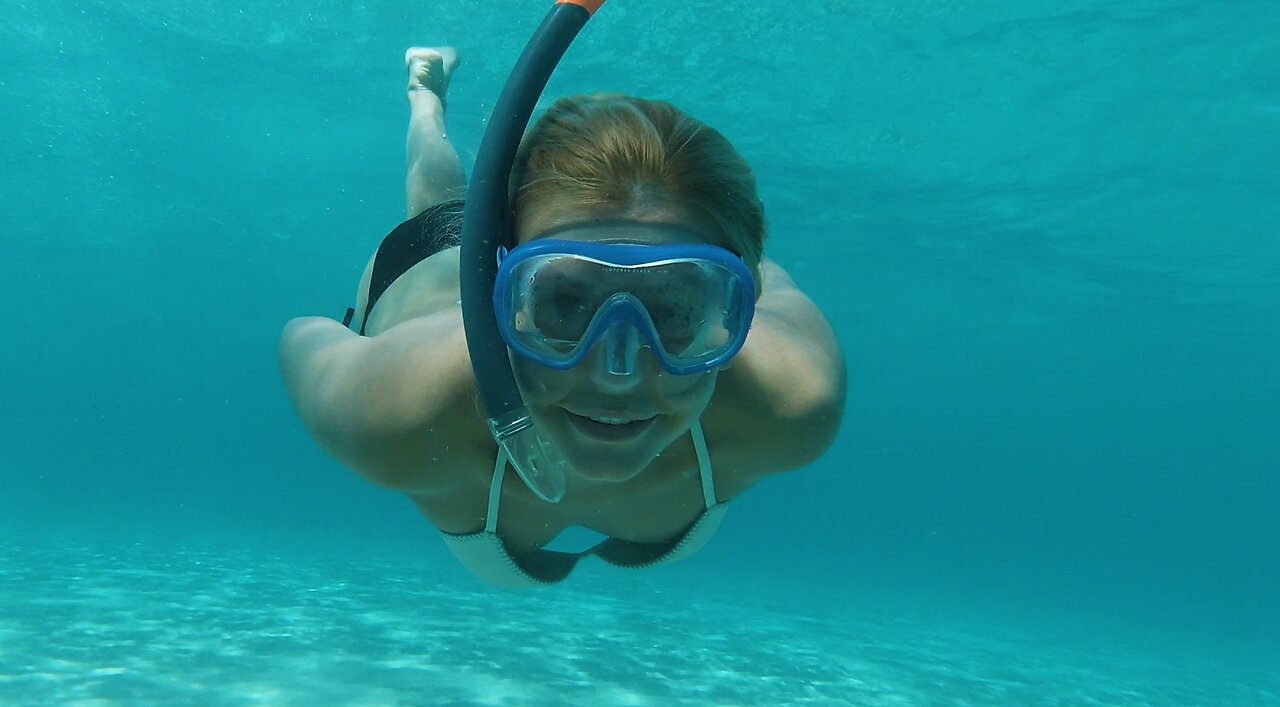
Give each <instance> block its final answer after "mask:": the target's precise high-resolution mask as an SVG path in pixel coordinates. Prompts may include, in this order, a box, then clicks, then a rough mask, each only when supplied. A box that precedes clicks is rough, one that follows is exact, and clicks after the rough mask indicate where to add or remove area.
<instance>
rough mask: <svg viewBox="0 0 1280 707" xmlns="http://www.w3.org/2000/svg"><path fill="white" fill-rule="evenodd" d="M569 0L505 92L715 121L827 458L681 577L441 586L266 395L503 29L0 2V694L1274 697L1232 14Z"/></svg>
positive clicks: (375, 236) (475, 99)
mask: <svg viewBox="0 0 1280 707" xmlns="http://www.w3.org/2000/svg"><path fill="white" fill-rule="evenodd" d="M658 5H659V4H658V3H629V2H625V1H624V0H612V2H610V3H609V4H608V5H607V6H606V8H605V10H604V11H603V12H602V13H601V15H600V16H599V17H598V18H597V19H596V20H594V21H593V22H592V24H591V26H590V27H588V29H587V30H586V32H585V33H584V35H583V36H582V37H581V39H580V41H579V42H578V43H577V44H575V46H574V47H573V48H572V49H571V51H570V53H569V55H568V57H567V59H566V63H565V65H564V66H563V67H562V69H561V71H560V72H559V73H558V74H557V76H556V78H555V79H554V80H553V83H552V86H551V88H550V89H549V93H548V95H550V96H555V95H563V94H565V93H569V92H577V91H594V90H621V91H626V92H629V93H633V94H637V95H643V96H650V97H659V98H666V99H669V100H672V101H673V102H675V103H677V104H678V105H681V106H683V107H685V108H687V109H688V110H689V111H690V112H691V113H693V114H694V115H696V116H698V117H700V118H703V119H705V120H707V121H708V122H710V123H712V124H713V125H716V126H717V127H719V128H720V129H722V130H723V131H724V132H725V133H726V134H727V135H728V136H729V137H730V138H731V139H732V140H733V141H734V142H735V143H736V144H737V145H738V146H739V147H740V148H741V149H742V151H743V152H744V153H745V154H746V155H747V157H748V159H749V160H750V161H751V162H752V163H753V165H754V166H755V167H756V170H757V172H758V176H759V180H760V185H761V193H762V197H763V198H764V200H765V202H766V205H767V208H768V211H769V216H770V220H771V222H772V227H773V230H772V234H771V237H770V241H769V243H768V246H767V249H768V252H769V253H770V255H771V256H772V257H774V258H775V259H777V260H779V261H780V262H781V263H782V264H783V266H784V267H786V268H788V270H790V271H791V273H792V274H793V275H794V276H795V278H796V279H797V281H798V282H799V284H800V285H801V286H802V287H804V288H805V289H806V290H807V291H808V292H809V293H810V294H811V295H812V296H813V298H814V299H815V300H816V301H817V302H818V303H819V305H820V306H821V307H822V308H823V309H824V311H826V312H827V313H828V316H829V317H830V319H831V321H832V323H833V325H834V326H835V328H836V330H837V333H838V334H839V336H840V338H841V340H842V342H843V344H844V346H845V349H846V353H847V357H848V363H849V370H850V399H849V400H850V402H849V409H848V413H847V416H846V420H845V426H844V429H843V431H842V433H841V435H840V437H839V439H838V440H837V442H836V445H835V446H834V448H833V449H832V450H831V451H830V452H829V453H828V455H827V456H826V457H825V458H823V459H822V460H821V461H820V462H818V463H817V464H815V465H814V466H813V467H811V468H809V469H805V470H803V471H800V472H797V473H794V474H790V475H787V476H785V477H782V478H778V479H775V480H770V481H767V482H765V483H763V484H761V486H760V487H758V488H757V489H755V490H753V491H752V492H751V493H750V494H748V495H747V496H745V497H743V498H742V499H740V500H739V501H737V502H735V507H734V510H733V512H732V513H731V515H730V517H729V520H728V521H727V522H726V526H725V527H724V528H723V529H722V530H721V532H720V533H719V535H718V536H717V538H716V539H715V542H714V543H712V545H711V546H709V547H708V548H707V549H706V550H704V551H703V552H702V553H700V554H699V555H698V556H697V557H696V558H694V559H692V560H690V561H688V562H686V563H683V564H681V565H677V566H674V567H671V568H668V569H663V570H659V571H653V572H648V573H641V574H632V573H623V572H619V571H614V570H608V569H605V568H600V567H592V568H589V569H588V570H587V571H586V572H584V573H582V574H581V575H580V576H575V578H574V579H573V580H572V581H571V582H569V583H568V584H567V585H566V586H564V587H561V588H557V589H554V590H551V591H549V592H542V593H537V594H532V595H528V594H513V593H507V592H499V591H495V590H491V589H489V588H486V587H484V586H483V585H481V584H479V583H478V582H477V581H475V580H473V579H470V578H469V577H467V576H466V575H465V574H464V573H463V572H462V571H461V570H460V569H459V568H457V567H456V566H455V564H454V563H453V560H452V559H451V558H450V557H449V556H448V555H447V553H446V551H445V549H444V548H443V546H442V544H441V543H440V541H439V539H438V538H437V537H436V536H435V534H434V532H433V531H432V530H431V529H430V528H429V527H428V526H426V524H425V522H423V521H422V520H421V519H420V518H419V517H418V515H417V513H416V511H414V509H413V508H412V507H411V506H410V505H409V504H408V503H406V502H405V501H403V500H402V499H400V498H398V497H396V496H395V495H393V494H389V493H386V492H383V491H379V490H377V489H374V488H371V487H369V486H367V485H365V484H363V483H361V482H360V481H358V480H357V479H355V478H354V477H353V476H352V475H350V474H349V473H348V472H345V471H344V470H342V469H340V468H339V467H337V466H336V465H335V464H333V463H332V462H330V461H329V460H328V459H327V458H325V457H324V456H323V455H322V454H321V453H320V452H319V451H318V450H317V449H315V448H314V446H313V445H312V444H311V443H310V442H309V440H308V439H307V438H306V436H305V435H304V433H303V432H302V430H301V429H300V427H299V426H298V424H297V423H296V421H295V419H294V417H293V415H292V413H291V411H290V410H289V408H288V406H287V404H286V401H285V400H284V397H283V393H282V390H281V388H280V385H279V382H278V380H277V376H276V372H275V361H274V347H275V342H276V337H277V335H278V333H279V329H280V327H281V326H282V324H283V323H284V322H285V321H286V320H287V319H288V318H289V317H292V316H297V315H302V314H327V315H330V316H340V315H341V313H342V311H343V309H344V308H345V307H346V306H347V305H348V304H350V300H351V297H352V295H353V291H354V287H355V283H356V280H357V278H358V277H359V274H360V269H361V268H362V267H363V265H364V263H365V260H366V258H367V257H368V254H369V253H370V252H371V251H372V249H373V248H374V247H375V246H376V244H377V242H378V240H379V239H380V238H381V237H382V235H384V234H385V233H386V232H387V231H388V230H389V229H390V228H391V227H392V226H394V225H395V223H397V222H398V220H399V218H400V217H401V212H402V209H403V197H402V181H401V180H402V177H403V172H402V160H403V139H404V127H405V119H406V106H405V103H404V98H403V94H402V90H403V80H404V79H403V69H402V66H401V64H400V62H401V59H402V56H403V51H404V48H405V47H407V46H409V45H411V44H431V43H444V42H448V43H453V44H456V45H458V46H459V48H460V49H461V51H462V52H463V56H464V64H463V67H462V69H461V70H460V72H459V74H458V76H457V77H456V79H455V81H454V83H453V85H452V86H451V89H450V111H451V113H450V132H451V137H452V138H453V139H454V140H455V142H456V143H457V145H458V146H459V148H460V150H461V151H462V153H463V158H464V160H465V161H467V162H469V161H470V159H471V158H472V157H473V156H474V151H475V147H476V144H477V143H478V140H479V135H480V131H481V128H482V125H483V121H484V120H485V117H486V115H487V111H488V110H489V109H490V108H491V105H492V99H493V97H494V96H495V95H496V92H497V90H498V88H499V85H500V83H501V81H502V79H503V78H504V76H505V71H506V70H507V68H508V67H509V66H510V63H511V61H512V60H513V58H514V56H515V54H516V53H517V52H518V51H519V49H520V46H521V45H522V43H523V41H524V39H525V37H526V36H527V31H528V29H529V28H531V27H532V26H533V25H534V24H536V22H537V20H538V19H539V17H540V16H541V15H542V14H543V12H544V11H545V5H544V4H542V3H521V4H520V5H519V6H516V4H514V3H511V4H500V3H480V2H459V3H453V4H450V5H448V6H432V5H412V4H407V3H372V2H370V3H353V2H343V3H337V2H308V3H301V2H283V3H275V4H272V6H271V7H270V8H263V7H257V6H249V5H243V6H237V5H230V4H226V3H214V2H206V3H183V2H179V3H157V2H154V1H153V0H152V1H147V2H142V1H140V0H116V1H113V2H94V1H82V2H73V1H70V0H55V1H53V2H44V3H35V2H14V1H10V2H6V3H5V4H4V5H3V9H4V15H5V21H4V22H3V23H0V58H2V59H3V60H2V61H0V89H2V90H3V92H4V96H5V99H4V106H5V108H6V110H5V111H4V112H3V113H2V114H0V146H2V150H0V154H3V155H4V163H5V169H3V170H0V194H3V195H4V199H3V201H2V202H0V231H2V232H3V233H4V234H5V237H4V243H5V244H6V246H7V249H8V257H6V258H4V259H0V276H2V277H3V280H2V281H3V282H4V283H5V284H6V286H7V291H8V293H9V299H8V302H9V316H8V321H7V327H6V329H7V331H8V334H7V335H6V336H5V339H4V344H5V345H4V346H0V370H3V371H5V372H6V373H7V374H8V375H7V376H6V383H5V385H4V391H5V393H4V396H3V401H4V406H3V408H0V415H3V422H4V424H3V425H0V481H3V482H4V484H3V493H0V703H13V704H57V703H77V702H78V703H85V704H101V703H108V704H113V703H118V704H166V703H174V704H176V703H193V702H194V703H206V704H320V703H331V704H396V703H402V704H584V705H586V704H641V705H647V704H654V705H666V704H870V705H877V704H896V705H903V704H907V705H915V704H922V705H956V704H970V705H1004V704H1008V705H1032V704H1044V705H1250V706H1252V705H1264V704H1280V670H1277V668H1276V667H1275V666H1277V665H1280V640H1277V638H1276V636H1277V635H1280V602H1278V601H1277V600H1276V598H1275V597H1276V595H1277V593H1278V592H1280V563H1278V562H1277V561H1276V559H1275V558H1277V557H1280V434H1277V433H1276V429H1277V427H1280V172H1277V168H1276V165H1277V163H1278V161H1280V32H1277V31H1275V30H1274V29H1273V28H1277V27H1280V6H1277V5H1276V4H1275V3H1272V2H1265V1H1262V0H1253V1H1245V2H1236V3H1217V2H1202V3H1186V4H1175V3H1173V2H1112V3H1103V2H1092V1H1090V2H1081V3H1071V4H1068V5H1066V6H1064V5H1063V4H1062V3H1048V2H1017V3H1015V2H1008V1H1006V2H1003V3H997V2H991V3H961V2H952V3H946V2H925V1H924V0H908V1H906V2H884V1H872V2H858V3H854V2H844V1H843V0H836V1H833V2H818V3H810V4H808V5H806V6H804V7H803V12H802V11H800V9H799V8H797V7H796V6H794V5H792V4H783V3H771V4H769V5H767V6H758V5H757V6H753V7H750V8H748V7H745V6H744V4H742V3H738V4H734V5H728V4H720V5H716V4H712V3H709V2H701V1H695V2H690V3H681V4H680V5H679V6H675V5H673V4H663V5H662V6H658Z"/></svg>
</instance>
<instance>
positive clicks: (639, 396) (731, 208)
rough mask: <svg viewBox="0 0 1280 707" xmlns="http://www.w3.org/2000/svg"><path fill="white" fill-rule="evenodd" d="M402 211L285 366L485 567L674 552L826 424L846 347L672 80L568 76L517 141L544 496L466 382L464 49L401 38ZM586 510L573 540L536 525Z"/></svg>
mask: <svg viewBox="0 0 1280 707" xmlns="http://www.w3.org/2000/svg"><path fill="white" fill-rule="evenodd" d="M406 64H407V66H408V70H409V86H408V98H409V106H410V113H411V117H410V123H409V134H408V140H407V176H406V196H407V206H406V208H407V215H408V217H409V220H407V221H405V222H404V223H402V224H401V225H400V226H399V227H397V228H396V229H395V230H393V231H392V232H391V233H390V234H389V235H388V236H387V237H386V239H385V240H384V241H383V243H382V244H381V246H380V247H379V248H378V251H377V253H376V254H375V255H374V257H373V258H372V259H371V260H370V262H369V265H368V266H367V267H366V269H365V271H364V275H363V277H362V278H361V282H360V285H359V289H358V294H357V298H356V306H355V307H354V310H353V312H351V313H349V316H348V320H349V325H350V328H348V326H344V325H343V324H341V323H339V322H337V321H334V320H332V319H328V318H321V317H308V318H299V319H295V320H293V321H291V322H289V323H288V325H287V326H286V327H285V330H284V333H283V336H282V339H281V343H280V366H281V371H282V374H283V377H284V381H285V384H286V388H287V391H288V395H289V398H290V400H291V401H292V403H293V405H294V407H295V409H296V411H297V413H298V415H299V417H300V418H301V420H302V421H303V423H304V424H305V426H306V428H307V429H308V431H309V432H310V433H311V435H312V436H313V437H314V438H315V439H316V441H317V442H318V443H319V444H320V445H321V446H322V447H323V448H324V449H325V450H326V451H327V452H328V453H329V454H331V455H332V456H333V457H334V458H335V459H337V460H338V461H339V462H340V463H342V464H343V465H345V466H347V467H349V468H351V469H353V470H355V471H356V472H357V473H359V474H360V475H361V476H363V477H364V478H366V479H368V480H369V481H371V482H372V483H375V484H377V485H379V486H383V487H386V488H390V489H395V490H397V491H401V492H403V493H405V494H406V495H407V496H408V497H409V498H410V499H411V500H412V501H413V502H414V503H415V504H416V505H417V507H418V508H419V509H420V510H421V512H422V513H423V515H425V516H426V517H427V519H428V520H430V521H431V522H432V523H433V524H434V525H435V526H436V527H437V528H438V529H439V530H440V531H441V533H442V534H443V537H444V539H445V542H446V543H447V544H448V546H449V548H450V549H451V550H452V551H453V553H454V554H455V555H456V556H457V557H458V559H459V560H460V561H461V562H462V563H463V564H464V565H465V566H467V567H468V568H469V569H470V570H471V571H472V572H474V573H475V574H476V575H478V576H480V577H482V578H484V579H486V580H488V581H490V582H492V583H495V584H499V585H503V586H511V587H524V586H538V585H543V584H550V583H554V582H557V581H560V580H562V579H564V578H565V577H566V576H568V574H569V573H570V571H571V570H572V569H573V567H574V565H575V564H576V563H577V562H578V561H579V560H580V559H581V558H582V557H586V556H595V557H598V558H599V559H602V560H604V561H606V562H608V563H610V564H613V565H617V566H621V567H648V566H653V565H657V564H662V563H666V562H671V561H674V560H677V559H680V558H682V557H685V556H688V555H689V554H691V553H693V552H695V551H696V550H697V549H698V548H700V547H701V546H702V545H703V544H704V543H705V542H706V541H707V540H708V539H709V537H710V536H711V534H713V533H714V532H715V529H716V527H717V526H718V525H719V523H720V520H721V519H722V517H723V515H724V512H725V510H726V508H727V504H728V503H729V502H730V501H732V500H733V499H734V498H736V497H737V496H738V495H739V494H742V493H743V492H745V491H746V490H747V489H749V488H751V487H752V486H753V485H755V484H756V482H758V481H760V480H761V479H763V478H764V477H766V476H769V475H771V474H777V473H780V472H783V471H787V470H792V469H797V468H799V467H803V466H805V465H806V464H809V463H810V462H812V461H814V460H815V459H817V458H818V457H819V456H820V455H821V454H822V453H823V452H824V451H825V450H826V449H827V447H828V446H829V445H830V444H831V441H832V440H833V438H834V436H835V434H836V432H837V429H838V428H839V425H840V420H841V416H842V413H843V408H844V400H845V369H844V363H843V355H842V353H841V351H840V348H839V345H838V343H837V341H836V338H835V336H834V334H833V332H832V330H831V327H830V326H829V325H828V323H827V322H826V320H825V319H824V317H823V316H822V314H821V312H819V311H818V309H817V308H816V307H815V306H814V304H813V303H812V302H811V301H810V300H809V298H808V297H806V296H805V295H804V293H802V292H801V291H800V290H799V289H798V288H797V287H796V285H795V283H794V282H792V280H791V278H790V277H788V276H787V274H786V273H785V272H784V271H783V270H782V268H780V267H778V265H777V264H775V263H773V262H772V261H770V260H768V259H766V258H764V257H763V249H764V240H765V219H764V212H763V208H762V206H761V204H760V202H759V200H758V198H757V195H756V187H755V180H754V177H753V176H752V174H751V171H750V168H749V167H748V166H747V164H746V162H745V161H744V160H743V159H742V157H741V156H740V155H739V154H738V153H737V152H736V151H735V150H734V148H733V147H732V146H731V145H730V144H729V142H728V141H727V140H726V139H725V138H724V137H723V136H722V135H721V134H720V133H719V132H717V131H716V130H714V129H712V128H710V127H708V126H707V125H705V124H703V123H701V122H699V121H697V120H695V119H693V118H691V117H689V116H688V115H686V114H684V113H683V112H681V111H680V110H678V109H677V108H675V107H674V106H672V105H670V104H668V103H666V102H662V101H651V100H642V99H638V98H631V97H627V96H622V95H591V96H578V97H573V98H566V99H562V100H560V101H558V102H556V103H555V104H554V105H552V106H551V107H550V108H549V109H548V110H547V111H546V112H545V113H544V114H543V115H542V116H541V117H540V118H539V119H538V120H537V121H536V123H535V124H534V125H533V126H532V128H531V129H530V130H529V131H528V132H527V133H526V134H525V135H524V137H523V139H522V140H520V142H519V152H518V154H517V155H516V157H515V160H514V163H513V164H512V166H511V179H510V182H509V184H510V188H509V207H510V213H511V214H512V221H511V228H512V232H513V241H512V242H511V243H510V244H509V245H510V246H511V247H510V250H509V251H508V250H505V249H504V250H503V251H502V255H501V263H500V265H499V267H498V272H497V277H496V284H495V287H494V290H493V311H494V314H495V316H496V318H497V329H498V331H499V333H500V334H501V337H502V342H504V343H505V345H506V350H507V352H508V354H509V358H510V365H511V369H512V372H513V373H514V375H515V380H516V382H517V384H518V388H519V393H520V395H521V397H522V398H523V402H524V405H525V407H526V409H527V410H528V417H529V419H530V421H531V422H532V424H533V425H534V426H535V427H536V428H537V430H538V432H539V434H540V435H542V437H543V438H544V439H545V440H546V443H547V444H548V445H549V446H550V447H551V448H553V449H554V450H555V453H556V454H557V455H558V457H559V459H560V460H561V461H562V466H561V468H562V469H563V474H562V476H563V478H562V489H561V491H560V492H559V493H557V494H556V495H557V497H558V501H553V500H548V497H547V494H546V493H536V492H535V490H534V489H533V488H532V487H531V486H530V485H528V484H526V483H522V480H521V476H519V475H517V474H515V473H508V469H509V468H510V465H509V464H508V459H507V454H506V453H505V452H504V451H503V450H502V448H501V447H500V446H499V445H498V444H497V443H496V442H495V441H494V435H493V434H491V429H490V427H489V426H488V425H487V423H486V414H485V412H484V410H483V408H482V406H481V404H480V402H479V401H478V399H477V380H476V375H475V373H474V372H473V368H472V359H471V356H470V354H469V351H468V346H467V343H468V342H467V338H466V336H465V335H464V329H463V314H462V307H461V301H460V293H459V290H460V285H459V282H460V265H459V263H460V255H459V247H458V245H459V239H460V233H461V228H462V227H461V223H462V214H463V211H464V208H465V203H466V202H465V201H464V200H465V199H466V198H467V194H468V189H467V185H466V183H465V178H464V175H463V170H462V166H461V163H460V161H459V159H458V155H457V153H456V152H455V150H454V148H453V146H452V145H451V144H450V142H449V139H448V137H447V135H448V132H447V130H446V129H445V97H446V94H447V91H448V87H449V81H450V79H451V77H452V75H453V72H454V69H455V68H456V67H457V66H458V60H457V57H456V54H455V53H454V52H453V51H452V50H451V49H447V48H442V49H421V48H415V49H410V50H409V51H408V53H407V54H406ZM572 526H584V527H586V528H590V529H592V530H595V531H597V532H599V533H602V534H603V535H605V536H607V538H608V539H606V540H604V541H603V542H601V543H599V544H598V545H596V546H595V547H594V548H592V549H591V550H588V551H586V552H584V553H576V554H575V553H562V552H553V551H550V550H547V549H544V547H545V546H546V545H547V544H548V543H550V542H551V540H552V539H554V538H555V537H556V536H557V535H558V534H559V533H560V532H561V531H562V530H564V529H566V528H569V527H572Z"/></svg>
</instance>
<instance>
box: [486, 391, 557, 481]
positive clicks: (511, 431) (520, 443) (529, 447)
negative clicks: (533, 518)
mask: <svg viewBox="0 0 1280 707" xmlns="http://www.w3.org/2000/svg"><path fill="white" fill-rule="evenodd" d="M489 432H490V434H492V435H493V438H494V439H495V440H497V442H498V444H500V445H501V446H502V451H504V452H506V454H507V458H508V459H510V461H511V465H512V466H514V467H515V468H516V472H517V473H519V474H520V478H521V479H522V480H523V481H524V483H525V485H526V486H528V487H529V490H530V491H533V492H534V493H535V494H537V495H538V497H540V498H542V499H543V500H546V501H550V502H552V503H555V502H557V501H559V500H560V499H562V498H564V491H565V475H564V468H563V467H564V461H563V460H562V459H561V458H560V456H559V455H558V454H557V453H556V451H555V449H554V448H552V446H551V444H550V442H548V441H547V440H546V439H545V438H543V436H542V435H540V434H538V430H537V428H536V427H534V426H533V420H532V419H531V418H530V417H529V415H528V411H527V410H525V409H523V408H521V409H519V410H515V411H512V412H510V413H508V414H506V415H504V416H500V417H491V418H489Z"/></svg>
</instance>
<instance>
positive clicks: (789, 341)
mask: <svg viewBox="0 0 1280 707" xmlns="http://www.w3.org/2000/svg"><path fill="white" fill-rule="evenodd" d="M760 270H761V279H762V280H763V289H762V292H761V295H760V298H759V299H758V300H757V301H756V314H755V319H754V320H753V322H752V325H751V333H750V334H749V335H748V336H747V342H746V345H744V346H743V348H742V351H741V352H740V353H739V354H738V355H737V356H736V357H735V358H734V360H733V362H732V363H731V364H730V366H729V367H728V368H727V369H726V370H724V371H722V372H721V374H720V376H721V378H720V381H719V384H718V385H717V388H716V395H715V397H714V398H713V399H712V402H711V406H710V407H709V408H708V409H707V413H706V416H705V419H704V427H707V428H708V429H707V436H708V438H709V439H710V440H713V441H718V442H719V444H716V446H717V447H718V448H719V449H720V450H722V452H721V454H720V455H717V456H724V457H727V458H728V460H731V461H730V463H731V464H732V465H733V466H735V467H737V470H738V472H739V474H741V475H742V476H745V477H748V478H751V477H757V478H758V477H759V476H764V475H767V474H771V473H777V472H781V471H787V470H790V469H796V468H799V467H802V466H805V465H806V464H809V463H811V462H813V461H814V460H816V459H817V458H818V457H820V456H821V455H822V453H823V452H825V451H826V450H827V448H828V447H830V446H831V443H832V441H833V440H834V439H835V435H836V432H837V431H838V430H839V428H840V421H841V418H842V417H843V415H844V404H845V386H846V373H845V364H844V354H843V352H842V351H841V350H840V344H839V342H838V341H836V336H835V332H834V331H833V330H832V329H831V325H830V324H828V323H827V320H826V318H825V317H824V316H823V315H822V312H821V311H819V310H818V307H817V306H816V305H814V303H813V300H810V299H809V298H808V297H807V296H806V295H805V294H804V293H803V292H801V291H800V289H799V288H798V287H796V284H795V282H794V281H793V280H792V279H791V277H790V276H789V275H787V273H786V271H785V270H783V269H782V268H781V267H780V266H779V265H778V264H777V263H775V262H773V261H771V260H768V259H766V260H764V261H763V262H762V263H761V264H760Z"/></svg>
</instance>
